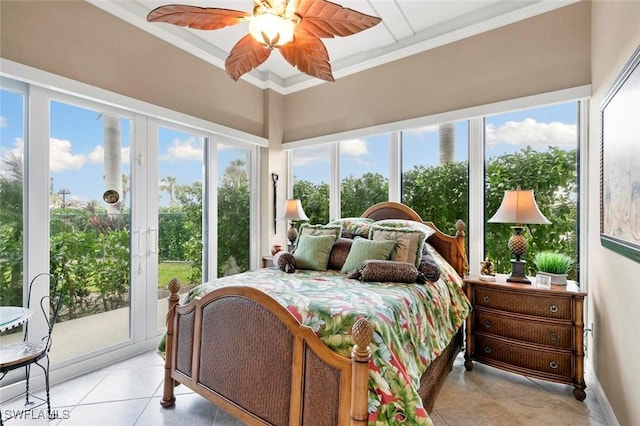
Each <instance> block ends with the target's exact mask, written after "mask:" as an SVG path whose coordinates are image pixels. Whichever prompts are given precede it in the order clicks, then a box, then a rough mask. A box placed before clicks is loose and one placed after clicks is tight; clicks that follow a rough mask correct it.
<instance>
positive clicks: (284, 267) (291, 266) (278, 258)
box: [273, 250, 296, 274]
mask: <svg viewBox="0 0 640 426" xmlns="http://www.w3.org/2000/svg"><path fill="white" fill-rule="evenodd" d="M273 264H274V265H275V266H277V267H278V268H280V270H281V271H284V272H286V273H288V274H290V273H292V272H295V271H296V258H295V257H293V255H292V254H291V253H289V252H288V251H284V250H281V251H279V252H277V253H276V254H274V255H273Z"/></svg>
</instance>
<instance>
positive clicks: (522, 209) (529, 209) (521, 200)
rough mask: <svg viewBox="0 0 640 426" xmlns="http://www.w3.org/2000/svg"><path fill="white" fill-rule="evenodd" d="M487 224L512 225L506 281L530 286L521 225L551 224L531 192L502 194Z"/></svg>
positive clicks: (525, 247) (525, 242)
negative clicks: (508, 268) (499, 202)
mask: <svg viewBox="0 0 640 426" xmlns="http://www.w3.org/2000/svg"><path fill="white" fill-rule="evenodd" d="M488 222H489V223H513V224H514V226H512V228H513V235H512V236H511V238H509V242H508V244H507V245H508V247H509V251H510V252H511V255H512V256H513V257H515V259H511V276H509V277H508V278H507V281H511V282H517V283H525V284H531V281H530V280H529V279H527V276H526V274H525V265H526V262H525V261H524V260H522V256H524V255H525V253H526V252H527V239H526V238H525V236H524V235H523V234H522V231H523V229H524V226H523V225H528V224H544V225H548V224H550V223H551V222H550V221H549V220H548V219H547V218H546V217H544V215H543V214H542V213H541V212H540V209H539V208H538V205H537V204H536V199H535V198H534V196H533V191H532V190H522V189H516V190H511V191H505V192H504V198H503V199H502V204H500V207H499V208H498V211H497V212H496V214H494V215H493V217H492V218H491V219H489V221H488Z"/></svg>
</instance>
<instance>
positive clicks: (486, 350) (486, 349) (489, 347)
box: [484, 346, 491, 354]
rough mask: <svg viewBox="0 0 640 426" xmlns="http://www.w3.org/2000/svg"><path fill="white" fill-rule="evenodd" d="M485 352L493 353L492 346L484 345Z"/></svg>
mask: <svg viewBox="0 0 640 426" xmlns="http://www.w3.org/2000/svg"><path fill="white" fill-rule="evenodd" d="M484 353H485V354H490V353H491V346H485V347H484Z"/></svg>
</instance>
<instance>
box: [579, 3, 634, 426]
mask: <svg viewBox="0 0 640 426" xmlns="http://www.w3.org/2000/svg"><path fill="white" fill-rule="evenodd" d="M591 8H592V17H591V22H592V25H591V40H592V42H591V73H592V75H591V77H592V93H593V97H592V99H591V107H590V113H589V116H590V119H589V150H588V154H589V197H588V203H589V206H588V208H589V226H588V251H589V253H588V259H589V261H588V262H587V263H588V288H589V296H588V298H587V300H588V309H589V312H590V317H591V319H592V320H593V327H594V337H593V339H590V342H589V343H590V351H589V352H590V355H591V359H590V362H591V363H592V364H593V367H594V369H595V373H596V375H597V377H598V381H599V382H600V384H601V386H602V389H603V390H604V392H605V394H606V396H607V399H608V400H609V403H610V404H611V407H612V408H613V411H614V413H615V416H616V418H617V420H618V422H619V423H620V424H621V425H640V396H638V390H637V389H636V386H638V384H639V383H640V369H639V368H637V366H636V362H637V361H638V358H640V331H639V327H640V309H639V308H638V306H639V305H640V278H639V277H640V264H638V263H636V262H634V261H632V260H630V259H627V258H625V257H622V256H620V255H618V254H616V253H615V252H613V251H611V250H609V249H606V248H603V247H602V246H601V245H600V204H599V202H600V117H599V110H600V103H601V102H602V100H603V98H604V97H605V96H606V94H607V92H608V90H609V88H610V87H611V85H612V84H613V82H614V80H615V79H616V77H617V75H618V73H619V72H620V71H621V70H622V68H623V67H624V65H625V63H626V62H627V61H628V60H629V58H630V57H631V55H632V53H633V52H634V51H635V49H636V48H637V47H638V45H640V2H637V1H617V2H614V1H594V2H593V3H592V7H591ZM636 137H637V138H640V135H636ZM637 148H638V149H640V139H638V146H637ZM588 391H589V389H587V392H588Z"/></svg>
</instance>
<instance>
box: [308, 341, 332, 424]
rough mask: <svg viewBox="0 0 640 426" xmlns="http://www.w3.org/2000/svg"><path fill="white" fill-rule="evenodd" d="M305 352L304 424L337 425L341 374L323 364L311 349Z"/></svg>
mask: <svg viewBox="0 0 640 426" xmlns="http://www.w3.org/2000/svg"><path fill="white" fill-rule="evenodd" d="M305 352H306V353H305V369H304V370H305V375H304V377H305V382H304V395H303V404H304V407H305V409H304V412H303V413H302V419H303V420H302V424H304V425H313V426H333V425H336V424H338V413H339V400H338V391H339V389H340V372H339V371H338V370H336V369H333V368H331V367H329V366H328V365H327V364H325V363H324V362H322V361H321V360H320V358H318V356H317V355H316V354H315V353H314V352H313V351H311V350H309V348H307V350H306V351H305Z"/></svg>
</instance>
